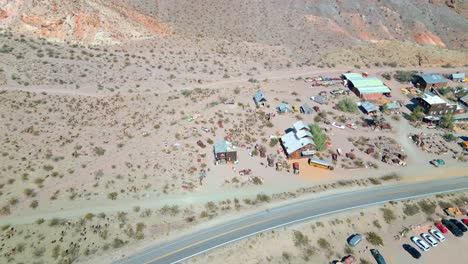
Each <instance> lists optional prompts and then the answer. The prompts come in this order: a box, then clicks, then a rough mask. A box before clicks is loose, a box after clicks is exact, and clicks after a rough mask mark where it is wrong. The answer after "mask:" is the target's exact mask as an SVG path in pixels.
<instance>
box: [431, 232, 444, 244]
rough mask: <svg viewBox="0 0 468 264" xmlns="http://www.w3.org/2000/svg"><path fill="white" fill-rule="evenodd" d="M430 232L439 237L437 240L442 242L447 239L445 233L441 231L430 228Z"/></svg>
mask: <svg viewBox="0 0 468 264" xmlns="http://www.w3.org/2000/svg"><path fill="white" fill-rule="evenodd" d="M429 233H430V234H431V235H432V236H434V237H435V238H437V240H439V241H440V242H443V241H445V237H444V235H442V233H441V232H439V231H437V230H435V229H429Z"/></svg>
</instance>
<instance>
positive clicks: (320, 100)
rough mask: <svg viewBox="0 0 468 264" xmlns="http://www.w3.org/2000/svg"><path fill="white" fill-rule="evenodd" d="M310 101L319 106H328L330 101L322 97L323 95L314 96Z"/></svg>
mask: <svg viewBox="0 0 468 264" xmlns="http://www.w3.org/2000/svg"><path fill="white" fill-rule="evenodd" d="M310 100H312V101H314V102H316V103H318V104H328V99H327V97H325V96H322V95H316V96H312V97H310Z"/></svg>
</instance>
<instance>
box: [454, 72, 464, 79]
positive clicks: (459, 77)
mask: <svg viewBox="0 0 468 264" xmlns="http://www.w3.org/2000/svg"><path fill="white" fill-rule="evenodd" d="M452 78H453V79H465V74H464V73H453V74H452Z"/></svg>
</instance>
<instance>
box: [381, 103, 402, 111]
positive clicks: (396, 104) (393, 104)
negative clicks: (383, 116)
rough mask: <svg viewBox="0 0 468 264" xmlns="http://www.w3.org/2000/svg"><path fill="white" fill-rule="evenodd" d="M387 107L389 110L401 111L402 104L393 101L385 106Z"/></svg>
mask: <svg viewBox="0 0 468 264" xmlns="http://www.w3.org/2000/svg"><path fill="white" fill-rule="evenodd" d="M385 105H386V106H387V109H389V110H393V109H399V108H400V107H401V105H400V103H399V102H398V101H393V102H391V103H387V104H385Z"/></svg>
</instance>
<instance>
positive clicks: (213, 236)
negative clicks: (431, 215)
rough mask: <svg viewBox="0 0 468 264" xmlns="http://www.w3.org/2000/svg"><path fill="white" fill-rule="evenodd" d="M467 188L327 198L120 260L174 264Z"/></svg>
mask: <svg viewBox="0 0 468 264" xmlns="http://www.w3.org/2000/svg"><path fill="white" fill-rule="evenodd" d="M466 189H468V177H460V178H450V179H442V180H436V181H429V182H418V183H410V184H397V185H392V186H386V187H376V188H366V189H364V190H358V191H352V192H346V193H342V194H335V195H329V196H324V197H321V198H315V199H309V200H305V201H300V202H296V203H292V204H288V205H285V206H281V207H277V208H274V209H271V210H268V211H265V212H260V213H256V214H253V215H250V216H246V217H243V218H241V219H238V220H235V221H232V222H228V223H225V224H221V225H219V226H215V227H212V228H209V229H206V230H202V231H199V232H195V233H193V234H191V235H188V236H185V237H182V238H180V239H178V240H175V241H172V242H170V243H167V244H162V245H157V246H154V247H151V248H148V249H146V250H144V251H142V252H138V253H136V254H135V255H133V256H130V257H127V258H125V259H122V260H119V261H118V263H122V264H124V263H125V264H127V263H131V264H140V263H152V264H171V263H177V262H180V261H182V260H186V259H188V258H190V257H193V256H195V255H198V254H201V253H204V252H207V251H209V250H211V249H214V248H217V247H220V246H223V245H226V244H228V243H231V242H234V241H237V240H240V239H243V238H246V237H249V236H252V235H255V234H258V233H260V232H264V231H267V230H271V229H274V228H278V227H281V226H285V225H290V224H294V223H298V222H302V221H305V220H308V219H312V218H315V217H318V216H323V215H327V214H332V213H336V212H340V211H345V210H350V209H354V208H358V207H365V206H370V205H375V204H379V203H384V202H388V201H391V200H394V201H395V200H402V199H409V198H416V197H421V196H426V195H431V194H436V193H443V192H451V191H457V190H466Z"/></svg>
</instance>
